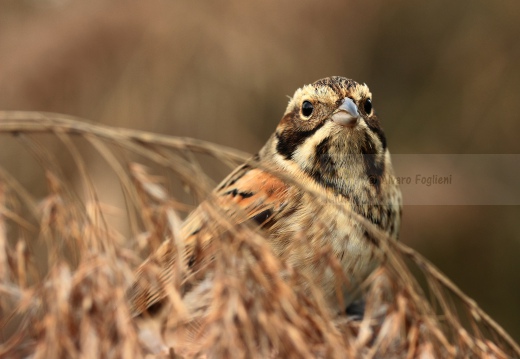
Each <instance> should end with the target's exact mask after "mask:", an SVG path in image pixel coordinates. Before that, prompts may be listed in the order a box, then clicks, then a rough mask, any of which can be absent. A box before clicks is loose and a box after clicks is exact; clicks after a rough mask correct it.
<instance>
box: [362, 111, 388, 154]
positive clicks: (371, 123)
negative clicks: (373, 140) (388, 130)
mask: <svg viewBox="0 0 520 359" xmlns="http://www.w3.org/2000/svg"><path fill="white" fill-rule="evenodd" d="M365 122H366V124H367V126H368V128H369V129H370V131H372V132H373V133H374V134H375V135H376V136H377V137H378V138H379V141H381V144H382V145H383V150H386V136H385V133H384V132H383V129H382V128H381V126H379V123H378V122H377V119H374V118H370V117H369V118H367V119H366V121H365Z"/></svg>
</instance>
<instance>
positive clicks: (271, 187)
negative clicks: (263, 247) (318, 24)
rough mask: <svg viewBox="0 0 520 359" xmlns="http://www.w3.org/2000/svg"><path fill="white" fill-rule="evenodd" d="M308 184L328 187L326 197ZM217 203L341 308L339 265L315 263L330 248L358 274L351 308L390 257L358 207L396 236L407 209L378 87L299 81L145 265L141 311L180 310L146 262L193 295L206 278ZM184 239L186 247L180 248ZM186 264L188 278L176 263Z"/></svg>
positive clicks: (347, 300)
mask: <svg viewBox="0 0 520 359" xmlns="http://www.w3.org/2000/svg"><path fill="white" fill-rule="evenodd" d="M298 183H302V184H303V185H304V187H305V188H308V189H309V188H310V189H312V190H313V191H316V192H317V193H321V194H322V197H323V198H324V200H321V201H318V200H317V198H316V195H315V194H312V193H309V192H308V191H306V190H304V189H302V188H301V187H300V186H298ZM209 202H211V203H209ZM210 208H217V209H218V211H219V212H221V213H222V214H223V215H224V216H225V217H226V218H228V220H229V222H230V223H235V224H236V225H240V224H243V223H253V224H254V225H256V226H258V227H259V228H260V229H259V230H260V231H261V232H262V233H263V234H264V235H265V238H266V240H267V242H268V243H269V245H270V248H272V251H273V253H274V254H275V255H276V256H277V257H279V258H284V260H285V261H287V263H289V264H290V265H291V266H292V268H294V269H295V270H297V271H300V272H301V273H303V274H304V275H305V276H304V277H305V278H311V279H312V278H315V279H316V282H317V283H318V286H319V287H320V289H321V290H322V291H323V295H324V297H325V298H326V300H327V303H329V304H330V307H331V310H332V311H336V312H341V311H344V310H346V308H343V307H339V304H338V300H337V297H338V296H337V286H336V280H335V278H334V273H326V274H325V275H323V273H321V274H320V277H319V278H318V274H317V273H316V272H318V270H317V269H316V266H315V265H314V264H313V263H315V258H316V253H313V251H316V250H318V249H319V248H322V247H325V246H326V247H327V248H330V250H331V252H332V253H333V255H334V256H335V258H336V259H337V261H338V262H339V263H340V266H341V269H342V271H343V274H344V275H345V276H346V278H348V279H349V281H350V283H351V286H350V288H343V289H342V291H343V292H342V293H341V295H342V297H343V301H342V302H341V303H342V304H343V306H344V307H347V309H348V305H349V304H353V303H355V302H356V300H357V299H356V298H357V294H355V293H356V292H357V290H356V288H355V287H356V286H357V285H359V283H360V281H361V280H362V279H363V278H366V277H367V276H368V275H369V273H370V272H371V271H372V270H373V269H374V268H375V267H376V266H377V264H378V263H379V261H380V260H381V254H380V251H381V249H380V244H379V243H378V241H377V240H376V239H375V238H374V237H373V236H371V235H370V231H367V230H366V228H365V227H364V225H363V224H362V223H361V222H360V221H359V220H358V219H356V218H358V217H356V216H353V215H349V213H352V212H353V213H355V214H356V215H358V216H362V217H363V218H364V219H366V220H367V221H368V222H371V223H372V224H373V225H374V226H375V227H377V228H378V229H379V230H380V231H382V232H384V233H386V234H387V235H388V236H389V237H390V238H393V239H397V238H398V235H399V227H400V222H401V215H402V197H401V192H400V189H399V185H398V182H397V181H396V178H395V175H394V170H393V167H392V162H391V157H390V152H389V150H388V147H387V140H386V137H385V134H384V132H383V129H382V124H381V120H380V119H379V118H378V117H377V115H376V114H375V110H374V108H373V98H372V94H371V92H370V90H369V88H368V86H367V85H365V84H360V83H358V82H356V81H354V80H351V79H348V78H345V77H339V76H332V77H327V78H323V79H321V80H318V81H316V82H314V83H312V84H309V85H305V86H303V87H301V88H299V89H298V90H296V92H295V93H294V95H293V96H292V97H291V98H290V100H289V103H288V105H287V109H286V111H285V113H284V114H283V116H282V119H281V121H280V122H279V124H278V125H277V127H276V129H275V132H274V133H273V134H272V135H271V136H270V137H269V138H268V140H267V142H266V143H265V145H264V146H263V147H262V148H261V149H260V150H259V152H258V153H257V154H256V155H254V156H253V157H252V158H251V159H250V160H249V161H246V162H245V163H244V164H242V165H240V166H238V167H237V168H236V169H235V170H234V171H233V172H232V173H231V174H229V175H228V176H227V177H226V178H225V179H224V180H223V181H222V182H221V183H220V184H219V185H218V186H217V187H216V188H215V189H214V190H213V192H212V193H211V201H210V200H209V199H208V201H206V202H202V203H201V204H200V205H199V206H198V207H197V208H196V209H195V210H194V211H193V212H192V213H191V214H189V215H188V217H187V218H186V219H185V221H184V222H183V224H182V227H181V229H180V231H179V233H178V234H177V236H178V238H176V239H175V241H172V240H166V241H165V242H164V243H163V244H162V245H161V246H160V247H159V248H158V250H157V252H156V253H154V254H152V255H151V256H150V258H148V259H147V260H146V261H145V262H144V263H143V265H142V266H141V267H140V268H139V269H138V270H137V277H138V279H137V280H136V282H135V283H134V285H133V286H132V287H131V288H130V290H129V298H130V300H131V302H132V304H131V306H132V310H133V313H134V315H135V316H141V317H142V316H145V315H146V317H151V318H154V316H157V317H162V318H164V317H165V316H168V315H172V314H171V313H165V310H164V305H163V304H164V302H165V300H166V297H167V294H166V291H165V290H164V288H163V286H162V285H161V283H146V280H143V278H141V279H140V280H139V277H142V276H143V273H144V272H145V268H146V266H150V265H152V264H153V265H154V266H156V267H157V268H159V271H160V272H161V273H160V276H159V277H160V278H161V280H160V281H162V283H163V284H164V283H165V282H168V281H173V280H179V281H180V282H181V287H182V289H181V293H180V296H182V297H183V298H188V297H189V293H190V291H193V290H194V288H195V287H196V285H197V284H196V283H197V280H198V283H200V282H203V281H204V280H203V279H200V278H199V279H197V280H194V279H193V277H194V276H195V277H196V275H195V274H194V273H196V272H197V271H199V272H200V269H201V268H202V263H205V262H207V261H211V258H207V256H206V257H205V256H204V248H207V247H209V246H217V247H218V242H219V238H216V236H215V231H214V226H215V225H214V221H213V219H212V216H211V215H209V209H210ZM338 208H343V209H345V210H339V209H338ZM302 237H303V238H304V239H303V240H301V239H299V240H298V241H297V240H296V238H302ZM295 241H297V245H294V243H295ZM174 242H175V243H177V247H179V245H180V247H179V248H182V253H180V254H179V255H177V254H176V251H175V248H174V247H175V245H174V244H173V243H174ZM305 243H310V244H312V245H311V246H305ZM309 248H310V249H309ZM181 267H182V268H184V269H183V275H182V276H183V277H182V278H180V279H179V276H178V275H176V274H175V272H176V271H178V270H179V268H181ZM190 273H191V278H192V279H191V281H188V280H186V277H189V276H190ZM177 274H178V273H177ZM143 282H145V283H144V284H143ZM188 282H189V283H188ZM194 283H195V284H194ZM166 312H167V311H166ZM347 312H348V310H347ZM159 313H160V315H159Z"/></svg>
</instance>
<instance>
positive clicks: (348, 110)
mask: <svg viewBox="0 0 520 359" xmlns="http://www.w3.org/2000/svg"><path fill="white" fill-rule="evenodd" d="M359 117H360V115H359V111H358V108H357V106H356V104H355V103H354V101H352V99H350V98H348V97H345V98H344V99H343V103H342V104H341V106H340V107H338V109H337V110H336V111H334V113H333V114H332V116H331V117H330V118H331V119H332V121H334V122H336V123H337V124H338V125H341V126H345V127H354V126H355V125H356V124H357V122H358V119H359Z"/></svg>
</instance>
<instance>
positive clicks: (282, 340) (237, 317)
mask: <svg viewBox="0 0 520 359" xmlns="http://www.w3.org/2000/svg"><path fill="white" fill-rule="evenodd" d="M0 121H1V122H0V132H1V134H0V136H2V138H3V139H6V141H7V140H8V139H9V140H11V139H12V138H15V139H16V142H17V143H18V144H17V145H18V146H20V151H26V152H28V153H30V154H31V158H32V162H31V163H32V164H36V165H39V166H40V168H41V170H42V176H41V178H39V179H34V178H33V179H30V180H32V181H46V183H47V188H48V190H47V193H45V194H44V195H43V198H35V197H36V196H38V195H36V194H34V193H32V191H31V187H30V185H28V184H27V183H30V181H29V182H28V179H27V178H20V177H19V176H20V175H19V174H17V170H11V169H5V168H0V292H1V297H0V298H1V299H0V328H1V329H0V335H1V336H2V338H1V342H2V344H0V357H13V358H18V357H20V358H22V357H34V358H79V357H92V358H105V357H106V358H112V357H125V358H142V357H145V356H147V355H151V354H149V353H148V351H147V350H148V349H147V347H146V346H145V345H143V344H142V343H140V341H139V340H138V335H137V331H136V328H135V325H134V323H133V322H132V319H131V315H130V308H129V305H128V303H127V300H126V297H125V293H126V290H127V288H128V286H129V285H130V284H131V283H132V281H133V270H134V269H135V268H136V267H137V266H138V264H139V263H140V261H141V260H142V258H143V256H145V255H147V254H148V253H150V252H151V251H153V250H154V249H155V248H157V246H158V245H159V243H160V242H161V241H162V240H164V238H172V239H175V238H176V233H177V231H178V228H179V225H180V222H181V220H180V218H182V217H183V216H184V215H185V214H186V213H187V212H189V210H190V209H191V208H192V207H193V204H194V203H198V202H200V201H201V200H202V199H204V198H206V197H207V195H208V193H209V191H210V189H211V188H212V181H211V179H209V178H208V177H207V176H206V175H205V173H204V171H203V168H204V165H203V164H204V163H207V162H208V158H209V159H210V160H211V162H215V161H217V162H218V163H219V164H218V166H221V167H229V168H233V167H234V166H235V165H236V164H237V163H240V162H242V161H244V160H245V159H247V158H248V155H247V154H245V153H241V152H239V151H236V150H232V149H229V148H225V147H222V146H216V145H213V144H209V143H206V142H202V141H197V140H193V139H187V138H172V137H166V136H160V135H156V134H150V133H144V132H138V131H131V130H122V129H117V128H110V127H105V126H99V125H93V124H89V123H85V122H82V121H79V120H78V119H74V118H68V117H66V116H62V115H55V114H42V113H29V112H27V113H24V112H3V113H2V112H0ZM50 144H52V146H51V145H50ZM56 151H61V152H66V153H67V154H68V156H69V157H70V160H69V162H68V163H66V164H63V163H58V161H56V160H55V159H54V153H56ZM20 159H21V160H23V161H24V162H23V165H30V163H29V162H27V163H26V162H25V157H24V155H23V154H22V153H21V152H20ZM100 159H102V160H103V161H99V160H100ZM100 162H104V164H103V165H102V166H101V165H99V163H100ZM99 166H101V168H102V169H103V170H102V171H101V170H99V169H98V170H97V172H96V170H94V169H93V168H99ZM145 166H146V167H145ZM99 173H101V175H100V174H99ZM151 173H154V175H152V174H151ZM72 174H77V178H76V181H74V180H72V179H74V177H73V175H72ZM284 179H285V180H291V179H288V178H284ZM302 190H307V191H311V190H310V189H309V188H302ZM107 192H108V193H110V194H114V193H118V194H120V196H119V197H118V196H117V195H116V196H115V197H111V196H107V199H105V197H104V196H101V193H107ZM186 192H187V193H189V197H188V196H186V195H185V193H186ZM315 195H316V199H317V200H320V196H319V194H318V193H315ZM114 198H116V199H115V200H114ZM118 198H119V199H118ZM213 209H214V211H213V213H212V215H214V216H215V219H216V221H217V222H218V223H219V224H220V225H221V226H222V227H223V228H226V231H221V232H220V233H221V235H220V236H219V237H220V238H219V239H220V240H219V242H218V248H213V249H212V250H213V252H212V253H211V254H212V255H213V256H214V257H215V260H214V261H212V262H210V263H208V265H207V266H206V267H205V268H204V270H208V271H210V272H211V273H213V275H212V276H211V278H210V279H211V285H208V286H207V287H205V288H204V289H203V290H202V289H201V291H204V292H201V293H198V295H199V299H200V298H206V301H203V302H201V303H197V305H196V306H197V308H195V309H194V308H190V306H193V303H190V301H189V298H187V299H186V300H184V301H180V300H179V298H180V296H179V295H178V294H179V293H178V288H179V284H178V281H177V280H173V281H172V285H171V288H169V289H170V291H169V298H170V299H171V306H172V308H174V311H175V312H176V313H178V315H177V316H175V317H174V318H172V319H171V320H173V321H175V322H176V323H174V324H176V325H175V326H174V327H175V328H176V330H174V331H173V333H170V334H172V335H173V336H176V338H177V342H176V345H175V346H174V348H172V350H171V351H170V353H168V354H164V355H163V356H168V355H169V356H172V357H175V356H176V355H181V356H183V357H191V356H210V357H248V358H249V357H284V358H285V357H287V358H291V357H295V358H296V357H298V358H300V357H327V358H328V357H331V358H336V357H337V358H340V357H347V356H348V357H369V358H371V357H372V358H377V357H391V358H393V357H399V358H434V357H435V358H436V357H442V358H447V357H460V358H467V357H475V358H508V357H520V348H519V347H518V345H517V344H516V343H515V342H514V341H513V340H512V339H511V338H510V337H509V336H508V335H507V333H505V332H504V331H503V330H502V329H501V327H500V326H499V325H498V324H496V323H495V322H494V321H493V320H492V319H491V318H489V317H488V316H487V315H486V314H485V313H484V312H483V311H482V310H481V309H480V308H479V307H478V306H477V305H476V304H475V303H474V302H473V301H472V300H471V299H470V298H468V297H467V296H465V295H464V294H463V293H462V292H461V291H460V290H459V289H458V288H457V287H456V286H455V285H454V284H453V283H452V282H451V281H450V280H449V279H447V278H446V277H445V276H443V275H442V273H440V272H439V271H438V270H437V269H436V268H435V267H434V266H433V265H432V264H430V263H428V262H427V261H426V260H425V259H424V258H423V257H421V256H420V255H419V254H418V253H416V252H414V251H413V250H411V249H410V248H408V247H406V246H405V245H404V244H402V243H394V242H389V241H387V238H386V237H385V235H384V234H382V233H381V232H379V231H378V230H377V229H376V228H374V227H373V226H372V225H370V224H369V223H366V221H364V220H363V218H358V219H359V221H361V222H362V223H363V225H364V226H365V227H366V228H367V230H369V232H371V234H372V235H373V236H374V237H375V238H377V239H378V240H379V241H380V242H381V244H382V245H383V246H384V247H385V253H386V257H385V258H386V259H385V261H384V264H383V265H382V266H381V267H380V268H379V269H377V270H376V271H375V272H374V273H373V274H372V275H371V277H370V278H369V279H368V280H367V281H366V283H365V286H364V288H363V290H364V291H365V292H366V293H365V295H366V298H367V308H366V313H365V317H364V318H363V320H361V321H353V320H348V319H347V318H343V317H339V318H334V317H331V316H330V314H329V313H328V312H327V310H326V309H325V305H324V304H323V303H324V301H323V297H322V295H321V293H320V292H319V290H318V289H317V288H315V287H313V286H311V288H310V292H309V291H308V290H307V288H304V287H303V285H302V284H301V283H302V282H303V283H304V282H305V278H303V280H302V277H301V276H302V274H301V273H298V272H297V271H295V270H294V269H293V268H292V267H291V266H290V265H289V264H288V263H286V262H285V261H284V260H280V259H279V258H276V257H275V256H274V255H273V254H272V252H271V250H270V248H269V246H268V245H267V244H266V241H265V240H264V239H263V238H262V236H261V234H260V233H258V232H257V231H255V230H254V229H252V228H249V227H247V226H233V227H231V226H229V225H228V224H229V223H228V221H226V218H223V217H222V215H221V214H220V213H219V212H218V208H213ZM338 210H345V209H343V208H338ZM350 215H352V216H355V214H354V213H351V214H350ZM214 247H217V245H215V246H214ZM215 249H216V250H215ZM319 254H320V258H322V259H323V258H328V259H329V260H328V261H326V262H327V270H332V271H333V272H334V273H336V275H337V277H338V280H344V279H343V276H342V275H341V272H340V271H339V270H338V266H337V263H336V261H335V259H334V257H333V256H329V255H328V251H327V250H326V249H324V250H323V251H321V252H320V253H319ZM148 274H149V276H150V280H151V281H153V280H156V279H157V275H156V273H153V271H151V272H150V273H148ZM420 283H422V284H420ZM309 293H310V294H309ZM194 315H195V316H196V317H197V318H196V319H197V320H196V321H194V318H193V316H194ZM179 338H180V339H181V340H179Z"/></svg>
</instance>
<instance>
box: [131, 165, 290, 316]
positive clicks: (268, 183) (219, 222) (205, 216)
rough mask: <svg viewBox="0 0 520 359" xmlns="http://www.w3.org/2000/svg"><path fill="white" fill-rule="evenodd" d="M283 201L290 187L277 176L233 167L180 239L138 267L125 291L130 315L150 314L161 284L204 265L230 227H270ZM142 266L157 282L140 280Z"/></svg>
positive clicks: (160, 296) (161, 291)
mask: <svg viewBox="0 0 520 359" xmlns="http://www.w3.org/2000/svg"><path fill="white" fill-rule="evenodd" d="M288 197H289V186H288V185H287V184H286V183H284V182H283V181H282V180H280V179H279V178H277V177H276V176H274V175H272V174H270V173H268V172H266V171H263V170H261V169H257V168H252V167H251V166H249V165H247V164H245V165H242V166H240V167H238V168H237V169H236V170H235V171H233V172H232V173H231V174H230V175H229V176H228V177H227V178H226V179H224V180H223V181H222V182H221V184H220V185H219V186H218V187H217V188H216V189H215V191H213V193H212V195H211V196H210V198H208V200H206V201H204V202H203V203H201V204H200V205H199V206H198V207H197V208H196V209H195V210H194V211H193V212H192V213H191V214H190V215H189V216H188V217H187V218H186V220H185V222H184V223H183V226H182V229H181V231H180V238H179V239H168V240H166V241H165V242H164V243H163V244H162V245H161V246H160V247H159V249H158V250H157V252H155V253H154V254H152V255H151V256H150V257H149V258H148V259H147V260H146V261H145V262H144V263H143V264H142V265H141V266H140V267H139V269H138V270H137V273H136V278H137V280H136V282H135V283H134V285H133V286H132V288H131V289H130V291H129V298H130V301H131V304H132V307H133V308H132V309H133V313H134V314H135V315H137V314H141V313H143V312H145V311H150V308H151V307H152V308H153V307H154V306H157V305H158V303H160V302H162V299H164V298H165V297H166V291H165V289H164V287H165V286H166V285H172V283H173V281H175V280H179V281H180V282H183V281H184V280H185V278H186V277H188V276H191V275H193V274H194V272H197V271H198V270H199V269H200V268H201V266H202V265H203V263H204V262H206V263H207V257H208V256H205V255H204V252H206V249H207V248H208V247H209V246H210V245H212V244H213V243H215V238H218V236H219V234H222V233H224V232H227V231H229V230H230V229H231V228H232V227H233V225H237V224H240V223H244V222H246V221H249V220H251V221H252V222H253V221H254V222H255V223H256V224H257V225H260V226H262V227H270V226H271V225H272V224H273V222H274V221H276V217H277V216H278V215H279V214H280V213H281V212H282V211H283V209H284V208H286V207H287V204H288V201H287V199H288ZM181 252H182V253H183V261H182V262H181V263H178V261H177V260H176V258H177V255H176V253H181ZM147 266H153V267H154V268H156V269H158V270H159V271H160V276H159V278H160V279H159V283H157V281H155V282H156V283H151V282H150V280H146V279H144V275H143V274H144V273H145V272H146V267H147ZM178 272H181V273H182V274H181V275H180V276H181V277H182V278H179V275H178ZM176 273H177V276H176ZM152 314H153V313H152Z"/></svg>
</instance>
